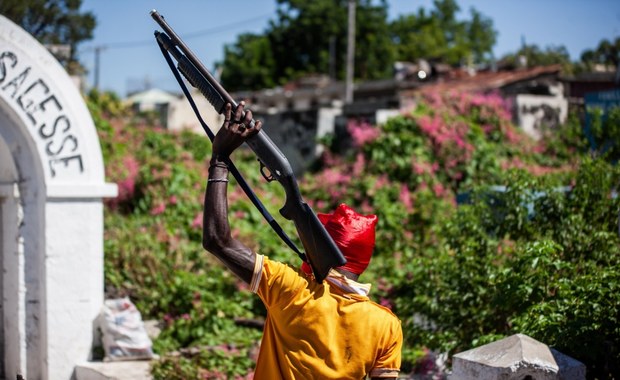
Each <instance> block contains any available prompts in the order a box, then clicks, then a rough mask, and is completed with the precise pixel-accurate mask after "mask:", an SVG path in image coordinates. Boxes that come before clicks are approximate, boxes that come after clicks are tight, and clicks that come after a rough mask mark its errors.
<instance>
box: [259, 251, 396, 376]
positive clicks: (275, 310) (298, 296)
mask: <svg viewBox="0 0 620 380" xmlns="http://www.w3.org/2000/svg"><path fill="white" fill-rule="evenodd" d="M258 260H262V261H263V264H262V266H260V264H257V271H258V269H259V266H260V267H261V268H262V271H261V273H260V274H259V273H258V272H255V275H256V276H259V277H260V278H259V279H258V280H257V279H255V281H253V282H254V283H255V284H256V285H257V289H256V292H257V294H258V295H259V296H260V297H261V299H262V300H263V302H264V303H265V305H266V307H267V310H268V317H267V321H266V324H265V330H264V335H263V341H262V343H261V351H260V355H259V360H258V363H257V367H256V372H255V378H257V379H279V378H281V379H361V378H364V377H365V376H366V375H367V374H370V375H371V376H374V377H381V376H386V377H396V376H397V375H398V371H399V368H400V351H401V345H402V330H401V326H400V321H399V320H398V319H397V318H396V317H395V316H394V314H392V313H391V312H390V311H389V310H388V309H386V308H383V307H381V306H379V305H377V304H376V303H374V302H372V301H370V300H369V299H368V297H367V296H365V295H363V294H364V293H365V291H367V289H365V286H364V285H363V284H358V283H356V282H354V281H351V280H346V279H345V278H344V276H339V275H338V274H336V273H333V274H332V275H330V276H329V277H328V279H326V280H325V281H324V282H323V283H322V284H318V283H316V282H315V281H313V280H311V279H310V278H308V277H305V276H304V275H301V274H300V273H298V272H297V271H295V270H293V269H292V268H290V267H288V266H286V265H284V264H281V263H277V262H274V261H271V260H269V259H268V258H263V257H262V256H258V257H257V261H258ZM356 288H357V289H356Z"/></svg>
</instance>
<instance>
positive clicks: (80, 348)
mask: <svg viewBox="0 0 620 380" xmlns="http://www.w3.org/2000/svg"><path fill="white" fill-rule="evenodd" d="M0 140H3V144H4V145H3V149H4V152H5V154H6V151H7V150H8V151H9V154H10V156H11V157H12V160H13V162H14V166H15V169H16V175H17V180H16V181H14V186H13V188H14V189H15V190H16V192H15V193H16V195H14V196H13V197H11V198H10V200H9V202H8V203H6V200H7V199H9V198H7V197H5V198H4V199H5V203H3V207H2V218H3V219H2V220H3V225H2V228H3V231H2V234H3V236H2V239H3V242H4V241H7V242H14V243H10V244H9V246H10V247H9V250H10V251H13V252H2V255H3V256H2V259H3V266H4V268H3V269H4V274H5V275H4V276H3V278H2V281H3V293H4V294H3V306H7V305H10V306H11V307H10V310H7V309H9V308H7V307H4V313H5V314H4V333H5V341H4V348H5V357H4V360H5V364H6V366H5V367H6V371H5V372H6V373H5V376H6V378H7V379H14V378H15V377H16V374H21V375H23V376H24V377H25V378H27V379H28V380H39V379H41V380H47V379H49V380H56V379H59V380H62V379H70V378H71V376H72V373H73V368H74V366H75V364H77V363H79V362H82V361H84V360H85V359H87V358H88V357H89V355H90V353H91V345H92V340H93V334H92V329H93V322H94V320H95V318H96V315H97V313H98V311H99V308H100V307H101V305H102V303H103V240H102V236H103V207H102V198H103V197H108V196H115V195H116V186H115V185H111V184H106V183H105V181H104V170H103V160H102V157H101V148H100V145H99V140H98V138H97V133H96V130H95V128H94V125H93V122H92V119H91V117H90V114H89V113H88V110H87V108H86V105H85V103H84V101H83V99H82V96H81V94H80V93H79V91H78V89H77V88H76V87H75V85H74V84H73V81H72V80H71V78H69V76H68V75H67V73H66V72H65V71H64V70H63V68H62V67H61V66H60V64H59V63H58V62H57V61H56V60H55V59H54V58H53V56H52V55H51V54H49V53H48V52H47V50H46V49H45V48H44V47H43V46H41V45H40V44H39V43H38V42H37V41H36V40H34V39H33V38H32V37H31V36H30V35H29V34H27V33H26V32H25V31H23V30H22V29H21V28H19V27H18V26H16V25H15V24H13V23H12V22H11V21H9V20H8V19H6V18H4V17H3V16H1V15H0ZM1 166H2V167H4V165H1ZM6 205H8V206H6ZM5 220H8V224H9V226H5V223H4V221H5ZM15 222H17V227H16V228H13V227H12V225H14V224H15ZM3 245H4V243H3Z"/></svg>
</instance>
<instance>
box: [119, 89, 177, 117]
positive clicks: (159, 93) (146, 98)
mask: <svg viewBox="0 0 620 380" xmlns="http://www.w3.org/2000/svg"><path fill="white" fill-rule="evenodd" d="M178 98H179V97H178V96H177V95H173V94H171V93H169V92H166V91H164V90H159V89H157V88H152V89H150V90H146V91H142V92H138V93H135V94H133V95H131V96H129V97H128V98H127V99H125V101H124V102H125V104H128V105H130V106H131V107H132V108H133V109H134V111H136V112H146V111H159V112H164V113H165V112H167V110H166V109H167V107H168V104H170V103H172V102H175V101H176V100H177V99H178Z"/></svg>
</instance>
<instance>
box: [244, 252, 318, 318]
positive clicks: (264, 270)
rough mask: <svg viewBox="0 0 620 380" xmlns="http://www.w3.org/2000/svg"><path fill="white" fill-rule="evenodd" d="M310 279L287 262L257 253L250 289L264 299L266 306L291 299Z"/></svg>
mask: <svg viewBox="0 0 620 380" xmlns="http://www.w3.org/2000/svg"><path fill="white" fill-rule="evenodd" d="M307 282H308V280H306V279H305V278H304V277H302V276H301V275H300V274H299V273H298V272H297V271H295V270H294V269H293V268H291V267H290V266H288V265H286V264H282V263H280V262H277V261H272V260H270V259H269V258H268V257H266V256H262V255H256V262H255V265H254V274H253V276H252V282H251V284H250V289H251V290H252V291H253V292H255V293H256V294H258V296H259V297H260V298H261V299H262V300H263V303H264V304H265V307H267V308H270V307H271V306H273V305H275V304H280V305H281V304H283V303H284V302H286V301H288V300H290V299H291V298H292V297H293V296H294V295H295V294H297V293H298V292H299V291H300V290H301V289H302V288H303V287H306V286H307Z"/></svg>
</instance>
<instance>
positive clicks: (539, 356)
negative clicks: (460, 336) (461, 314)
mask: <svg viewBox="0 0 620 380" xmlns="http://www.w3.org/2000/svg"><path fill="white" fill-rule="evenodd" d="M585 378H586V368H585V366H584V365H583V363H581V362H579V361H577V360H575V359H573V358H571V357H569V356H566V355H564V354H562V353H560V352H559V351H556V350H554V349H550V348H549V347H548V346H547V345H546V344H544V343H541V342H539V341H537V340H535V339H532V338H530V337H529V336H527V335H523V334H515V335H512V336H509V337H508V338H504V339H501V340H498V341H497V342H493V343H489V344H487V345H484V346H481V347H477V348H474V349H472V350H469V351H465V352H461V353H459V354H456V355H454V356H453V359H452V375H450V380H513V379H514V380H523V379H531V380H585Z"/></svg>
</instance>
